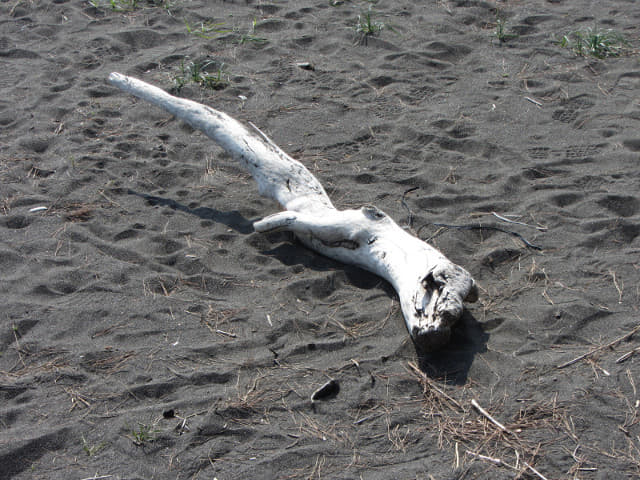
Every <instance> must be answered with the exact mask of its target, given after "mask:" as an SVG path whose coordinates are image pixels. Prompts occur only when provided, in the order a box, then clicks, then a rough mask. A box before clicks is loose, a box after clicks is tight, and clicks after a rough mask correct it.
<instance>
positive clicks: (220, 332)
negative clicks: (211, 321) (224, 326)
mask: <svg viewBox="0 0 640 480" xmlns="http://www.w3.org/2000/svg"><path fill="white" fill-rule="evenodd" d="M216 333H217V334H219V335H224V336H226V337H231V338H236V337H237V335H236V334H235V333H231V332H225V331H224V330H220V329H218V328H216Z"/></svg>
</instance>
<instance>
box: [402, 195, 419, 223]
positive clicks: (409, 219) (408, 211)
mask: <svg viewBox="0 0 640 480" xmlns="http://www.w3.org/2000/svg"><path fill="white" fill-rule="evenodd" d="M418 188H419V187H412V188H410V189H409V190H405V191H404V193H403V194H402V199H401V200H400V203H401V204H402V206H403V207H404V208H406V209H407V213H408V214H409V217H408V218H407V225H408V226H409V228H413V212H412V211H411V209H410V208H409V205H408V204H407V202H406V201H405V197H406V196H407V193H411V192H413V191H415V190H417V189H418Z"/></svg>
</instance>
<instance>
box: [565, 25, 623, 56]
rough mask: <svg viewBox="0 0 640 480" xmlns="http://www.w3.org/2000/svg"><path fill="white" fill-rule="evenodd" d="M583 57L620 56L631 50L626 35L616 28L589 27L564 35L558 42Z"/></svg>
mask: <svg viewBox="0 0 640 480" xmlns="http://www.w3.org/2000/svg"><path fill="white" fill-rule="evenodd" d="M558 43H559V45H560V46H561V47H564V48H570V49H571V50H573V52H574V53H575V54H576V55H579V56H581V57H595V58H607V57H618V56H620V55H623V54H624V53H626V52H627V51H628V50H629V42H628V41H627V39H626V38H625V36H624V35H623V34H621V33H619V32H616V31H615V30H611V29H607V30H601V29H598V28H587V29H585V30H578V31H575V32H571V33H569V34H567V35H564V36H563V37H562V38H561V39H560V41H559V42H558Z"/></svg>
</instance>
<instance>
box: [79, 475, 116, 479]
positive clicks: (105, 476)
mask: <svg viewBox="0 0 640 480" xmlns="http://www.w3.org/2000/svg"><path fill="white" fill-rule="evenodd" d="M111 477H113V475H100V476H98V475H94V476H93V477H87V478H83V479H82V480H102V479H104V478H111Z"/></svg>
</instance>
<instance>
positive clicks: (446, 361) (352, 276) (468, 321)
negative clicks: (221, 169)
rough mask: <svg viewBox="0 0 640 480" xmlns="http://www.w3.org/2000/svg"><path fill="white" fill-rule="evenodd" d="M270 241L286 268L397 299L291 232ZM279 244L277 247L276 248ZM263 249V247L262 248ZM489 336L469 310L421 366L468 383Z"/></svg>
mask: <svg viewBox="0 0 640 480" xmlns="http://www.w3.org/2000/svg"><path fill="white" fill-rule="evenodd" d="M129 194H131V195H136V196H138V197H141V198H143V199H145V200H146V201H147V202H149V204H150V205H162V206H166V207H169V208H172V209H174V210H179V211H181V212H185V213H188V214H190V215H194V216H196V217H198V218H201V219H203V220H210V221H212V222H217V223H222V224H224V225H226V226H227V227H229V228H231V229H233V230H235V231H237V232H238V233H242V234H245V235H248V234H251V233H254V231H255V230H254V229H253V221H252V220H249V219H247V218H245V217H244V216H243V215H242V214H241V213H240V212H238V211H237V210H234V211H231V212H223V211H220V210H217V209H215V208H209V207H197V208H189V207H188V206H186V205H184V204H182V203H180V202H178V201H176V200H173V199H170V198H164V197H158V196H156V195H149V194H145V193H138V192H135V191H133V190H129ZM265 237H266V238H267V239H268V242H265V243H264V244H263V245H256V248H257V249H258V250H259V251H260V253H262V254H263V255H268V256H272V257H275V258H277V259H278V260H279V261H280V262H282V263H283V264H285V265H303V266H304V267H306V268H309V269H312V270H316V271H327V270H342V271H343V272H344V273H345V275H346V277H347V279H348V281H349V282H350V283H351V284H353V285H354V286H356V287H358V288H362V289H365V290H369V289H371V288H374V287H378V286H380V287H381V288H382V289H383V290H384V291H385V293H387V294H388V295H389V296H391V297H394V296H396V293H395V291H394V290H393V287H392V286H391V285H390V284H389V283H388V282H386V281H385V280H383V279H381V278H380V277H378V276H377V275H374V274H373V273H370V272H367V271H366V270H362V269H360V268H358V267H354V266H352V265H345V264H342V263H340V262H337V261H335V260H332V259H330V258H327V257H324V256H322V255H320V254H318V253H316V252H314V251H312V250H309V249H308V248H306V247H305V246H303V245H302V244H300V243H298V241H297V240H296V239H295V236H294V235H293V234H292V233H290V232H277V233H267V234H265ZM274 244H276V246H273V245H274ZM261 247H262V248H261ZM488 339H489V334H488V333H486V332H485V331H484V330H483V329H482V326H481V325H480V323H479V322H478V321H477V320H476V319H475V317H474V316H473V315H472V314H471V312H469V311H468V310H467V309H465V310H464V313H463V316H462V318H461V319H460V321H459V322H458V324H457V325H456V326H455V327H454V329H453V330H452V332H451V340H450V342H449V343H448V344H447V346H446V347H444V348H443V349H441V350H439V351H437V352H432V353H421V352H419V351H416V353H417V355H418V359H419V366H420V368H421V369H422V371H424V372H425V373H426V374H427V375H429V376H430V377H434V378H439V379H444V380H445V381H446V382H448V383H452V384H464V383H465V382H466V379H467V375H468V372H469V369H470V368H471V364H472V363H473V359H474V357H475V355H476V354H477V353H481V352H484V351H486V345H487V341H488Z"/></svg>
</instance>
